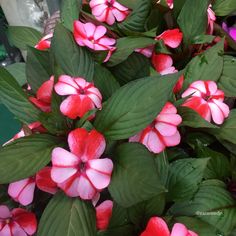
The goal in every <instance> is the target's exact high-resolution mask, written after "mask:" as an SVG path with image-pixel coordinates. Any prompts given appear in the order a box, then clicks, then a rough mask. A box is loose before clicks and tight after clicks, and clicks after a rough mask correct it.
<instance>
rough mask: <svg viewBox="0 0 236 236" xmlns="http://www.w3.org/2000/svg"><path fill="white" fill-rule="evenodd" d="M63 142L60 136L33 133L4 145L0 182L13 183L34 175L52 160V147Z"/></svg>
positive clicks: (0, 157) (0, 152) (1, 153)
mask: <svg viewBox="0 0 236 236" xmlns="http://www.w3.org/2000/svg"><path fill="white" fill-rule="evenodd" d="M62 144H63V143H62V141H61V140H60V138H57V137H54V136H51V135H47V134H33V135H30V136H26V137H23V138H20V139H17V140H15V141H14V142H12V143H10V144H8V145H6V146H4V147H2V148H1V149H0V166H1V172H0V183H1V184H3V183H11V182H14V181H16V180H21V179H24V178H26V177H29V176H33V175H34V174H35V173H36V172H37V171H39V170H40V169H42V168H43V167H44V166H46V165H47V164H48V163H49V162H50V160H51V151H52V149H53V148H54V147H57V146H61V145H62Z"/></svg>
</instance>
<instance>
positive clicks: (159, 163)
mask: <svg viewBox="0 0 236 236" xmlns="http://www.w3.org/2000/svg"><path fill="white" fill-rule="evenodd" d="M168 158H169V156H168V155H167V153H166V151H163V152H161V153H160V154H158V155H156V158H155V163H156V168H157V173H158V174H159V176H160V178H161V183H162V184H163V186H167V180H168V175H169V169H170V165H169V159H168Z"/></svg>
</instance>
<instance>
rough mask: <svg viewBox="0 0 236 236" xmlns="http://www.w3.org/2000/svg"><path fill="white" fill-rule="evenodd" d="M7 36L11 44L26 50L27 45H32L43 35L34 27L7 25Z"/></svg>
mask: <svg viewBox="0 0 236 236" xmlns="http://www.w3.org/2000/svg"><path fill="white" fill-rule="evenodd" d="M8 36H9V40H10V42H11V43H12V44H13V45H15V46H16V47H17V48H20V49H23V50H26V49H27V46H30V47H34V46H35V45H36V44H37V43H38V41H39V40H40V39H41V38H42V37H43V36H42V34H41V33H40V32H39V31H37V30H36V29H33V28H30V27H25V26H9V28H8Z"/></svg>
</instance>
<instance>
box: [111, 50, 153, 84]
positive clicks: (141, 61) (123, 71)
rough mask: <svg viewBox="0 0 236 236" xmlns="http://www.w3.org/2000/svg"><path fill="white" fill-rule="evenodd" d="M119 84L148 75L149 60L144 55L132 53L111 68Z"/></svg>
mask: <svg viewBox="0 0 236 236" xmlns="http://www.w3.org/2000/svg"><path fill="white" fill-rule="evenodd" d="M111 71H112V72H113V74H114V76H115V77H116V78H117V80H118V81H119V83H120V84H121V85H124V84H126V83H128V82H130V81H132V80H136V79H140V78H143V77H146V76H149V75H150V60H149V59H148V58H146V57H145V56H143V55H141V54H138V53H132V54H131V55H130V56H129V57H128V58H127V59H126V60H125V61H123V62H122V63H120V64H119V65H117V66H114V67H112V68H111Z"/></svg>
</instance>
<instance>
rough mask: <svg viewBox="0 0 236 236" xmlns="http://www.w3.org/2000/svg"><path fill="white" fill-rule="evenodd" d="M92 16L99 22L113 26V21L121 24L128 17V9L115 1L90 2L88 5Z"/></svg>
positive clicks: (99, 0)
mask: <svg viewBox="0 0 236 236" xmlns="http://www.w3.org/2000/svg"><path fill="white" fill-rule="evenodd" d="M89 5H90V7H91V8H92V14H93V15H94V16H95V18H96V19H97V20H98V21H100V22H106V23H107V24H109V25H113V24H114V23H115V21H116V20H117V21H118V22H121V21H123V20H125V18H126V17H127V16H128V15H129V12H130V11H129V8H127V7H125V6H123V5H121V4H120V3H118V2H117V1H116V0H91V1H90V3H89Z"/></svg>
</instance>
